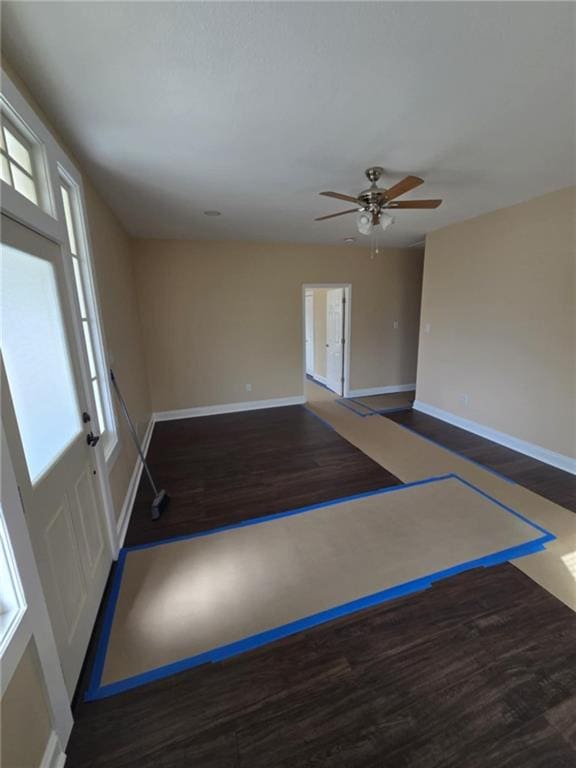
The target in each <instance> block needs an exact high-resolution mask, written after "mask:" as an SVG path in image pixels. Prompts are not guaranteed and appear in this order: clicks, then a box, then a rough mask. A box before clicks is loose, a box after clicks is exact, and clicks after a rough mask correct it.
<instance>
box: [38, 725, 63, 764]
mask: <svg viewBox="0 0 576 768" xmlns="http://www.w3.org/2000/svg"><path fill="white" fill-rule="evenodd" d="M65 762H66V755H65V754H64V752H62V750H61V748H60V742H59V741H58V736H56V733H55V731H52V733H51V734H50V737H49V739H48V743H47V744H46V749H45V750H44V754H43V755H42V761H41V762H40V765H39V766H38V768H64V763H65Z"/></svg>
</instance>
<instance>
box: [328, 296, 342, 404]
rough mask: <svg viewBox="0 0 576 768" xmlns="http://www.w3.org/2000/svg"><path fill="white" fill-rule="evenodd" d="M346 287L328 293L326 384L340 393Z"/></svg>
mask: <svg viewBox="0 0 576 768" xmlns="http://www.w3.org/2000/svg"><path fill="white" fill-rule="evenodd" d="M343 350H344V288H332V289H330V290H329V291H327V294H326V384H327V386H328V387H329V388H330V389H331V390H332V391H333V392H336V393H337V394H339V395H342V394H343V393H344V390H343V387H344V380H343V376H344V369H343V361H344V355H343Z"/></svg>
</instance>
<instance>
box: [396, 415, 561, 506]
mask: <svg viewBox="0 0 576 768" xmlns="http://www.w3.org/2000/svg"><path fill="white" fill-rule="evenodd" d="M384 418H387V419H391V420H392V421H395V422H396V423H397V424H402V425H403V426H405V427H408V428H409V429H412V430H413V431H414V432H417V433H418V434H419V435H422V436H423V437H427V438H429V439H430V440H434V441H435V442H436V443H440V445H443V446H445V447H446V448H449V449H450V450H452V451H456V453H460V454H461V455H462V456H466V457H467V458H468V459H473V460H474V461H477V462H478V463H479V464H483V465H484V466H486V467H490V469H494V470H496V471H497V472H500V474H501V475H504V476H505V477H509V478H510V479H511V480H514V482H516V483H518V484H519V485H523V486H524V487H525V488H529V489H530V490H531V491H534V492H535V493H539V494H540V495H541V496H544V498H546V499H550V501H553V502H555V503H556V504H560V505H561V506H563V507H566V508H567V509H570V510H572V512H576V477H575V476H574V475H571V474H570V473H568V472H563V471H562V470H561V469H556V468H555V467H551V466H550V465H549V464H543V463H542V462H541V461H537V460H536V459H531V458H530V457H529V456H525V455H524V454H523V453H518V452H517V451H512V450H510V448H504V447H503V446H502V445H498V443H493V442H492V441H491V440H486V439H485V438H484V437H479V436H478V435H474V434H473V433H472V432H467V431H466V430H465V429H460V428H459V427H453V426H452V425H451V424H447V423H446V422H445V421H441V420H440V419H435V418H433V417H432V416H428V415H427V414H425V413H419V412H418V411H412V410H410V411H402V412H400V413H391V414H387V415H386V416H385V417H384Z"/></svg>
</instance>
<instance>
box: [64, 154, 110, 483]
mask: <svg viewBox="0 0 576 768" xmlns="http://www.w3.org/2000/svg"><path fill="white" fill-rule="evenodd" d="M57 167H58V192H60V183H64V185H65V186H66V187H68V190H69V192H70V198H71V203H72V206H73V208H79V209H80V210H73V211H72V216H73V218H74V225H75V227H76V231H75V235H76V240H77V243H76V246H77V249H78V261H79V264H80V269H81V271H82V279H83V288H84V299H85V301H86V304H87V307H86V308H87V311H88V322H89V324H90V329H91V331H92V337H93V338H92V346H93V351H94V357H95V362H96V370H97V372H98V380H99V384H100V394H101V397H102V407H103V409H104V416H105V419H106V422H107V427H108V429H107V435H106V438H107V439H106V441H105V442H104V446H103V447H104V454H105V456H106V464H107V466H108V471H110V469H111V468H112V466H113V464H114V462H115V461H116V459H117V457H118V453H119V452H120V445H119V440H118V425H117V423H116V414H115V412H114V404H113V402H112V391H111V389H110V386H106V385H104V382H108V380H109V379H108V371H109V369H110V367H109V365H108V360H107V359H106V351H105V350H106V344H105V341H104V337H103V334H102V317H101V314H100V302H99V301H98V294H97V289H96V284H95V280H94V262H93V259H92V248H91V243H90V236H89V232H88V228H87V222H86V203H85V200H84V190H83V188H82V179H81V177H78V176H77V177H76V178H74V176H73V175H72V174H71V173H70V170H69V168H66V166H65V165H63V163H62V162H61V159H59V160H58V162H57ZM59 203H60V204H59V208H58V210H59V212H60V216H61V220H62V221H64V226H65V227H66V224H65V217H64V206H63V203H62V201H61V200H60V201H59ZM66 249H67V251H68V250H69V249H68V240H66ZM74 294H75V295H76V290H74ZM103 385H104V386H103ZM90 386H91V384H90Z"/></svg>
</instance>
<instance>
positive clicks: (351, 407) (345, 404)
mask: <svg viewBox="0 0 576 768" xmlns="http://www.w3.org/2000/svg"><path fill="white" fill-rule="evenodd" d="M336 403H337V404H338V405H341V406H342V408H346V409H347V410H349V411H352V413H355V414H356V416H361V417H362V418H363V419H365V418H366V416H374V415H375V413H376V412H375V411H372V410H371V409H370V408H368V413H362V411H358V410H356V408H354V405H353V403H356V401H355V400H346V399H342V398H340V399H339V400H336ZM356 405H362V403H356ZM362 407H363V408H366V406H362Z"/></svg>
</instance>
